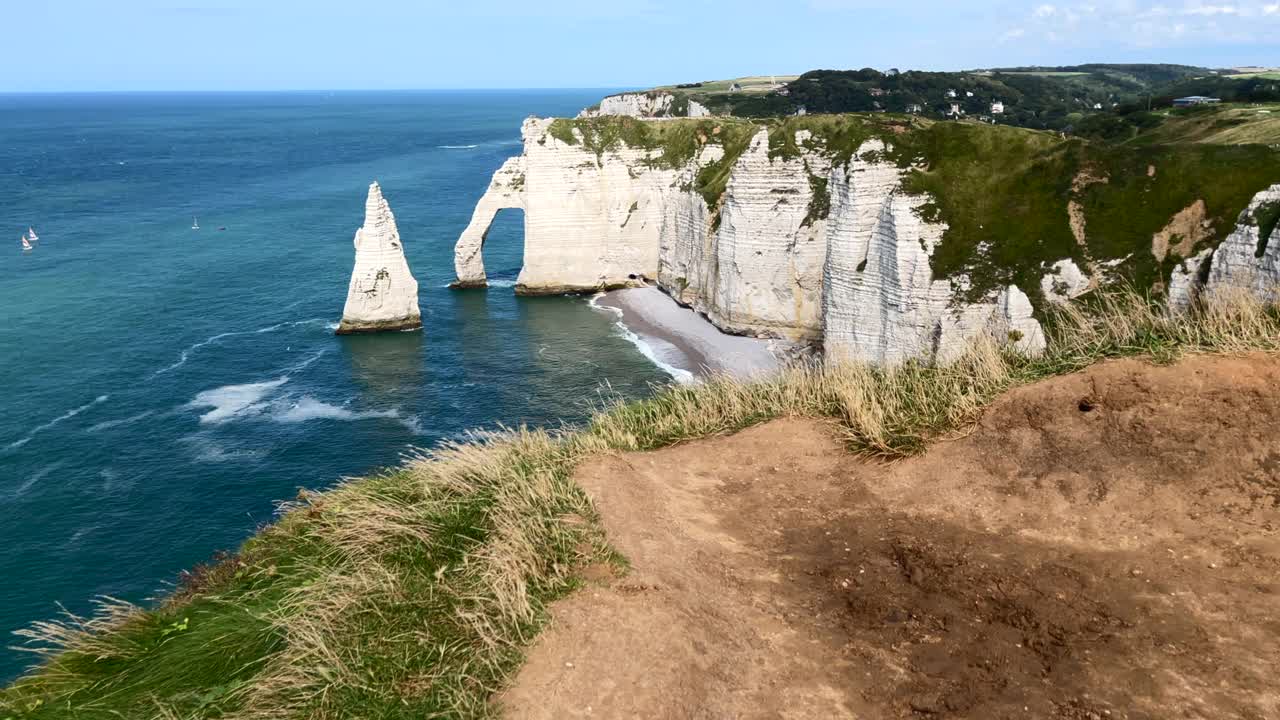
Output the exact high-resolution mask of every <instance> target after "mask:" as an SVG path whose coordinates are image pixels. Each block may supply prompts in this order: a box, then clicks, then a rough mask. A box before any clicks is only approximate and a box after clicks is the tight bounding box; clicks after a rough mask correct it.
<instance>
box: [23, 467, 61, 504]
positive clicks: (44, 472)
mask: <svg viewBox="0 0 1280 720" xmlns="http://www.w3.org/2000/svg"><path fill="white" fill-rule="evenodd" d="M66 464H67V461H66V460H59V461H57V462H54V463H49V464H48V465H45V466H44V467H42V468H40V469H39V470H37V471H35V472H34V473H31V477H29V478H27V479H26V480H24V481H23V483H22V484H21V485H19V486H18V487H17V489H16V490H14V491H13V497H22V496H23V495H25V494H26V492H27V491H28V490H30V489H31V486H33V485H35V484H36V483H38V482H40V481H41V480H43V479H44V478H45V477H46V476H48V474H49V473H51V472H53V471H54V470H57V469H58V468H60V467H62V466H63V465H66Z"/></svg>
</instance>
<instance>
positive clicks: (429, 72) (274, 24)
mask: <svg viewBox="0 0 1280 720" xmlns="http://www.w3.org/2000/svg"><path fill="white" fill-rule="evenodd" d="M0 26H2V27H4V28H6V29H7V30H9V37H10V41H9V52H8V53H7V57H6V60H5V61H4V62H3V63H0V91H67V90H267V89H346V88H365V89H390V88H497V87H502V88H512V87H640V86H649V85H654V84H660V83H668V82H680V81H690V80H704V79H712V78H723V77H736V76H740V75H752V74H770V73H778V74H784V73H792V72H801V71H804V70H807V69H813V68H856V67H866V66H870V67H878V68H888V67H899V68H902V69H907V68H916V69H938V70H948V69H964V68H973V67H990V66H996V65H1014V64H1068V63H1076V62H1089V61H1096V62H1139V61H1141V62H1148V61H1150V62H1180V63H1188V64H1195V65H1211V66H1231V65H1242V64H1267V65H1280V0H1117V1H1107V0H1062V1H1060V2H1031V3H1027V2H1001V1H993V0H966V1H964V2H943V1H939V0H919V1H916V2H911V1H910V0H770V1H769V2H757V1H756V0H522V1H519V2H517V1H515V0H454V1H452V2H448V3H445V2H438V1H435V0H303V1H296V0H169V1H167V2H166V1H164V0H34V1H33V2H26V1H24V0H0Z"/></svg>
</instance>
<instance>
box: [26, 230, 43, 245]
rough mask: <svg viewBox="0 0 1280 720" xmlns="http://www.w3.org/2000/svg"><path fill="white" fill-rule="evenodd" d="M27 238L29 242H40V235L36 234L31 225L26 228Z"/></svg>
mask: <svg viewBox="0 0 1280 720" xmlns="http://www.w3.org/2000/svg"><path fill="white" fill-rule="evenodd" d="M27 239H29V240H30V241H31V242H40V236H39V235H37V234H36V229H35V228H33V227H29V228H27Z"/></svg>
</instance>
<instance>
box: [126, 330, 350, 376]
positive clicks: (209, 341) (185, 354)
mask: <svg viewBox="0 0 1280 720" xmlns="http://www.w3.org/2000/svg"><path fill="white" fill-rule="evenodd" d="M323 322H326V319H325V318H309V319H307V320H289V321H286V322H281V323H276V324H275V325H268V326H267V327H262V328H257V329H255V330H236V331H233V332H224V333H218V334H217V335H210V336H209V337H207V338H205V339H204V340H201V341H200V342H198V343H195V344H194V345H190V346H188V347H187V348H186V349H185V350H183V351H182V352H180V353H179V354H178V359H177V361H175V362H174V363H173V364H171V365H168V366H166V367H162V368H160V369H159V370H156V371H155V372H153V373H151V377H153V378H155V377H158V376H160V375H164V374H165V373H167V372H172V371H174V370H177V369H178V368H180V367H182V366H183V365H186V364H187V360H190V359H191V356H192V355H194V354H195V352H196V351H197V350H199V349H200V348H203V347H208V346H210V345H213V344H215V343H217V342H220V341H222V340H225V339H227V338H229V337H238V336H241V335H262V334H264V333H269V332H275V331H276V330H279V329H281V328H286V327H297V326H299V325H313V324H316V323H323Z"/></svg>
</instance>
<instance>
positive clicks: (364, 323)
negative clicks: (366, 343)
mask: <svg viewBox="0 0 1280 720" xmlns="http://www.w3.org/2000/svg"><path fill="white" fill-rule="evenodd" d="M355 249H356V259H355V267H354V268H352V270H351V284H350V286H349V287H348V289H347V303H346V305H345V306H344V307H343V308H342V322H341V323H339V325H338V331H337V332H338V334H339V335H345V334H350V333H360V332H377V331H381V330H411V329H413V328H419V327H422V314H421V313H420V312H419V309H418V281H417V280H414V278H413V273H411V272H410V271H409V263H408V261H407V260H405V257H404V247H403V246H402V245H401V243H400V231H399V230H398V229H397V228H396V218H395V216H394V215H392V214H391V206H390V205H388V204H387V201H386V199H385V198H383V197H382V188H381V187H379V186H378V183H376V182H375V183H373V184H372V185H370V186H369V196H368V198H367V199H366V200H365V207H364V226H363V227H361V228H360V229H359V230H356V236H355Z"/></svg>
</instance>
